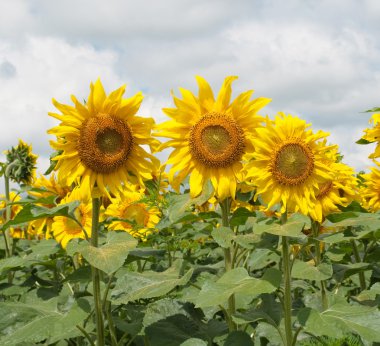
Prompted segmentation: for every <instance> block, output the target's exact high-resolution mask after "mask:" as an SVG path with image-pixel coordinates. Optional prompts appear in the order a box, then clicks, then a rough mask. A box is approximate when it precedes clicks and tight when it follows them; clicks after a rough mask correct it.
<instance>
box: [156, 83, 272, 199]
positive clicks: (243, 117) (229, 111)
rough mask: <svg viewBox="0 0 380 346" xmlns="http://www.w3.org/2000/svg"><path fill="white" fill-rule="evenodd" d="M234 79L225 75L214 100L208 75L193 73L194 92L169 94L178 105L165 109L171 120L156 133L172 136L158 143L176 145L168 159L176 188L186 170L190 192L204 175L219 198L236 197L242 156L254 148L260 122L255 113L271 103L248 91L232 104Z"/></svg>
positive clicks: (199, 185) (202, 181)
mask: <svg viewBox="0 0 380 346" xmlns="http://www.w3.org/2000/svg"><path fill="white" fill-rule="evenodd" d="M236 78H237V77H227V78H226V79H225V80H224V83H223V85H222V88H221V89H220V91H219V94H218V96H217V98H216V99H215V98H214V94H213V92H212V90H211V87H210V86H209V84H208V83H207V82H206V80H204V79H203V78H201V77H197V82H198V85H199V95H198V97H196V96H195V95H193V94H192V93H191V92H190V91H188V90H185V89H182V88H181V89H180V91H181V94H182V97H183V99H179V98H177V97H175V96H173V97H174V103H175V106H176V108H166V109H164V110H163V111H164V112H165V113H166V114H167V115H168V116H169V117H171V118H172V120H169V121H167V122H165V123H163V124H161V125H160V126H158V133H156V135H157V136H160V137H168V138H171V139H170V140H169V141H167V142H166V143H164V144H162V145H161V147H160V148H161V149H164V148H168V147H173V148H174V151H173V152H172V153H171V154H170V156H169V160H168V162H167V163H168V164H171V165H172V167H171V169H170V171H169V181H170V183H171V184H172V186H173V188H174V189H176V190H177V191H178V190H179V186H180V184H181V182H182V181H183V180H184V179H185V178H186V176H187V175H189V174H190V194H191V196H192V197H195V196H198V195H199V194H200V193H201V191H202V188H203V186H204V184H205V183H206V181H207V180H211V183H212V185H213V187H214V189H215V192H216V195H217V197H218V199H219V200H223V199H225V198H226V197H229V196H231V197H233V198H234V197H235V193H236V184H237V181H239V180H241V169H242V161H244V160H246V159H247V157H248V155H249V154H250V153H251V152H252V151H253V150H254V148H253V143H254V139H255V129H256V127H258V126H259V124H260V123H261V122H262V121H263V118H262V117H260V116H259V115H257V112H258V110H259V109H261V108H262V107H264V106H265V105H266V104H267V103H269V102H270V99H267V98H262V97H261V98H258V99H255V100H251V99H250V98H251V95H252V93H253V91H252V90H250V91H246V92H244V93H242V94H240V95H239V96H238V97H237V98H236V99H235V100H234V101H233V102H232V103H230V99H231V92H232V90H231V83H232V82H233V81H234V80H235V79H236Z"/></svg>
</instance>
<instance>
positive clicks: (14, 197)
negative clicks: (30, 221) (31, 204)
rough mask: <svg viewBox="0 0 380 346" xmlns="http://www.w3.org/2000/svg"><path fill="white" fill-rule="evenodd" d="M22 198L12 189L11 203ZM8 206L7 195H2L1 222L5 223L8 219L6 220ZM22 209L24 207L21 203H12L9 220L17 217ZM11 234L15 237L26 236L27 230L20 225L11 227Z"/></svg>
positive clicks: (0, 206) (0, 203)
mask: <svg viewBox="0 0 380 346" xmlns="http://www.w3.org/2000/svg"><path fill="white" fill-rule="evenodd" d="M20 199H21V197H20V195H19V194H17V193H16V192H14V191H11V192H10V193H9V201H10V203H15V202H18V201H19V200H20ZM6 206H7V202H6V197H5V195H0V210H1V212H2V217H1V218H0V224H4V223H5V222H6V221H7V220H6ZM21 209H22V205H21V204H12V205H11V214H10V218H9V220H13V219H14V218H15V216H16V215H17V214H18V213H19V212H20V210H21ZM9 220H8V221H9ZM9 234H10V235H11V237H13V238H25V232H24V230H23V229H22V228H20V227H16V228H14V227H10V228H9Z"/></svg>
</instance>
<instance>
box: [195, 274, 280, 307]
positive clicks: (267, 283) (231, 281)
mask: <svg viewBox="0 0 380 346" xmlns="http://www.w3.org/2000/svg"><path fill="white" fill-rule="evenodd" d="M278 274H279V273H278V272H277V271H274V270H268V271H267V272H266V273H265V275H264V277H263V278H261V279H256V278H253V277H251V276H249V274H248V272H247V270H246V269H245V268H241V267H240V268H235V269H232V270H230V271H228V272H226V273H225V274H224V275H223V276H222V277H221V278H220V279H218V280H217V281H216V282H212V281H207V282H205V284H204V285H203V286H202V289H201V291H200V292H199V295H198V297H197V299H196V307H200V308H205V307H210V306H218V305H220V304H223V303H225V302H227V300H228V298H229V297H230V296H231V295H233V294H242V295H252V297H253V296H257V295H259V294H262V293H271V292H273V291H275V290H276V288H277V287H278V286H279V285H280V281H281V275H278Z"/></svg>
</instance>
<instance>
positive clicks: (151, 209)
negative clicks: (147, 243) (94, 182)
mask: <svg viewBox="0 0 380 346" xmlns="http://www.w3.org/2000/svg"><path fill="white" fill-rule="evenodd" d="M144 197H145V195H144V192H143V191H136V190H134V189H133V188H131V189H130V188H125V189H124V190H123V191H121V192H120V193H119V194H118V195H117V196H116V197H115V198H111V204H110V205H109V206H108V207H107V209H106V211H105V216H110V217H113V218H117V219H118V220H113V221H111V223H110V225H109V227H108V229H109V230H122V231H126V232H128V233H130V234H131V235H133V236H134V237H135V238H140V239H142V240H145V239H146V237H147V235H148V234H151V233H153V232H154V230H155V226H156V225H157V223H158V222H159V221H160V211H159V210H158V208H157V207H155V206H150V205H148V204H147V203H146V202H144Z"/></svg>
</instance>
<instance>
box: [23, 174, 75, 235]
mask: <svg viewBox="0 0 380 346" xmlns="http://www.w3.org/2000/svg"><path fill="white" fill-rule="evenodd" d="M32 188H33V189H32V190H30V191H28V194H29V195H31V196H33V197H35V198H37V199H44V198H46V199H48V198H49V197H55V198H54V199H55V203H51V204H48V203H36V204H37V205H41V206H44V207H47V208H49V207H50V208H52V207H55V205H56V203H60V201H61V200H62V199H63V198H65V197H66V196H67V195H68V194H69V193H70V191H71V189H70V188H69V187H68V186H65V185H62V184H60V183H59V182H58V180H57V177H56V175H55V174H54V173H53V174H51V175H50V177H49V179H47V178H45V177H44V176H43V175H41V176H40V177H39V178H38V179H36V181H35V182H34V183H33V185H32ZM52 224H53V217H46V218H41V219H37V220H33V221H31V222H30V223H29V224H28V232H29V233H31V234H36V235H38V236H41V235H45V237H46V239H49V238H51V227H52Z"/></svg>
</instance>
